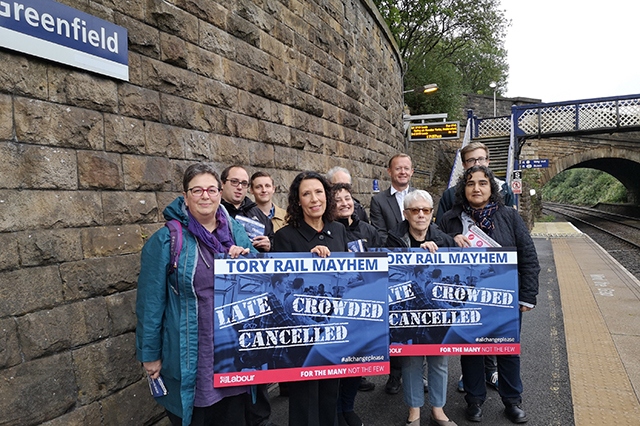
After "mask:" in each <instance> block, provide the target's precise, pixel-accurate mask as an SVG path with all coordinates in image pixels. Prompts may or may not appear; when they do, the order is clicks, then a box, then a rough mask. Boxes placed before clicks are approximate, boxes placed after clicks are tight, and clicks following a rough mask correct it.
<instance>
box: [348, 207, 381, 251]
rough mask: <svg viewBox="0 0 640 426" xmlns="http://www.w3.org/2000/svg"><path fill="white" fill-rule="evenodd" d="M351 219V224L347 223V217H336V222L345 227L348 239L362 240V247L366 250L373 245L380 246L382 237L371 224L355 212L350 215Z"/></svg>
mask: <svg viewBox="0 0 640 426" xmlns="http://www.w3.org/2000/svg"><path fill="white" fill-rule="evenodd" d="M351 220H352V222H351V225H349V221H348V220H347V219H338V222H340V223H341V224H343V225H344V227H345V228H347V237H349V241H356V240H363V245H364V248H365V250H367V251H368V250H369V249H370V248H373V247H382V238H380V234H378V230H377V229H376V228H375V227H374V226H373V225H371V224H369V223H367V222H364V221H362V220H360V218H359V216H358V214H357V212H354V213H353V214H352V215H351Z"/></svg>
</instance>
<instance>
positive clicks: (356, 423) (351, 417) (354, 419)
mask: <svg viewBox="0 0 640 426" xmlns="http://www.w3.org/2000/svg"><path fill="white" fill-rule="evenodd" d="M338 415H340V414H338ZM342 417H343V418H344V420H345V422H346V424H347V425H348V426H364V423H362V420H360V417H358V415H357V414H356V413H355V412H353V411H345V412H343V413H342Z"/></svg>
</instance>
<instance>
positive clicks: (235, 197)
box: [220, 165, 274, 426]
mask: <svg viewBox="0 0 640 426" xmlns="http://www.w3.org/2000/svg"><path fill="white" fill-rule="evenodd" d="M220 180H221V181H222V200H221V204H222V205H223V206H224V207H225V208H226V209H227V211H228V212H229V214H230V215H231V217H233V218H234V219H236V220H238V217H239V216H243V217H245V218H249V219H251V220H254V221H258V222H260V223H261V224H263V225H264V233H263V235H258V236H254V237H253V238H252V239H251V242H252V243H253V246H254V247H255V248H256V249H257V250H259V251H261V252H268V251H270V250H271V241H272V239H273V233H274V232H273V224H272V223H271V219H269V218H268V217H267V215H265V214H264V213H263V212H262V210H260V208H259V207H258V205H257V204H256V203H255V202H253V201H251V199H250V198H249V197H247V191H248V190H249V185H250V182H249V173H247V171H246V170H245V168H244V167H242V166H239V165H233V166H229V167H227V168H226V169H224V170H223V171H222V173H221V174H220ZM240 223H242V224H245V223H247V222H245V221H240ZM245 228H246V226H245ZM247 234H250V232H247ZM249 237H251V235H249ZM247 416H248V421H247V424H248V425H249V426H272V425H273V423H272V422H271V421H270V420H269V417H270V416H271V402H270V401H269V387H268V385H266V384H264V385H258V386H257V387H256V392H255V399H254V400H253V401H252V403H251V404H249V413H248V414H247Z"/></svg>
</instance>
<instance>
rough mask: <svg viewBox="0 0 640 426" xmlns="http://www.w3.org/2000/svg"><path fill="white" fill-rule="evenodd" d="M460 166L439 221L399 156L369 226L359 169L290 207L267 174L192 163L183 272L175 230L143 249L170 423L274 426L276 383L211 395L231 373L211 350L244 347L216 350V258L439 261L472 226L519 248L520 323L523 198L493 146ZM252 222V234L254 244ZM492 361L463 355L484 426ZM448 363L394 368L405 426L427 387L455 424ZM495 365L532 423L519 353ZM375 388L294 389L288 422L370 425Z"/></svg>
mask: <svg viewBox="0 0 640 426" xmlns="http://www.w3.org/2000/svg"><path fill="white" fill-rule="evenodd" d="M460 157H461V160H462V163H463V165H464V168H465V171H464V174H463V176H462V177H461V178H460V180H459V181H458V183H457V184H456V186H455V188H452V189H451V190H448V191H445V193H444V194H443V195H442V197H441V199H440V205H439V208H438V212H437V213H438V214H437V217H438V220H437V221H436V223H437V224H435V223H434V220H433V214H434V205H433V199H432V197H431V195H430V194H429V193H428V192H426V191H424V190H420V189H416V188H413V187H411V185H410V181H411V177H412V174H413V166H412V162H411V158H410V157H409V156H408V155H406V154H397V155H395V156H393V157H392V158H391V159H390V161H389V164H388V169H387V171H388V173H389V176H390V180H391V186H390V188H389V189H387V190H385V191H382V192H380V193H379V194H377V195H375V196H374V197H372V199H371V204H370V210H369V214H370V216H368V215H367V212H366V211H365V209H364V208H363V206H362V205H361V204H360V202H358V201H357V200H356V199H355V198H354V197H353V193H352V187H351V176H350V175H349V172H348V171H347V170H346V169H343V168H340V167H335V168H333V169H331V170H330V171H329V172H328V173H327V175H326V176H325V175H322V174H320V173H317V172H314V171H305V172H302V173H299V174H298V175H297V176H296V177H295V179H294V180H293V182H292V183H291V184H290V187H289V192H288V198H287V206H286V209H282V208H279V207H278V206H276V205H275V204H274V203H273V200H272V197H273V195H274V192H275V183H274V181H273V178H272V177H271V176H270V175H269V174H268V173H266V172H263V171H258V172H256V173H254V174H253V175H252V176H251V177H249V175H248V173H247V171H246V169H245V168H244V167H242V166H239V165H234V166H230V167H227V168H226V169H225V170H223V171H222V173H221V175H218V174H217V172H216V171H215V170H214V169H213V168H212V166H211V165H209V164H205V163H197V164H193V165H191V166H189V167H188V168H187V169H186V171H185V173H184V177H183V182H182V184H183V193H182V195H181V196H179V197H177V198H176V199H175V200H174V201H173V202H172V203H171V204H170V205H169V206H168V207H166V209H165V210H164V212H163V214H164V217H165V219H166V220H167V221H177V222H178V223H179V224H180V225H181V227H182V231H183V232H182V238H181V239H180V243H181V244H182V247H181V252H180V256H179V259H178V260H177V262H175V263H174V264H173V265H172V261H173V259H172V254H173V253H172V251H175V240H176V237H175V235H173V234H172V232H171V230H170V227H163V228H161V229H159V230H158V231H157V232H155V233H154V234H153V235H152V236H151V237H150V238H149V239H148V241H147V242H146V244H145V246H144V248H143V250H142V255H141V269H140V276H139V279H138V294H137V302H136V313H137V317H138V323H137V328H136V350H137V358H138V360H140V361H141V362H142V364H143V367H144V370H145V371H146V373H147V375H148V376H149V377H150V378H151V379H156V378H158V377H160V376H161V377H162V379H163V380H164V383H165V385H166V388H167V391H168V392H167V394H166V395H164V396H161V397H158V398H157V401H158V402H159V403H160V404H161V405H163V406H164V407H165V409H166V412H167V416H168V418H169V420H170V421H171V424H173V425H209V424H224V425H238V426H247V425H249V426H266V425H271V424H272V423H270V421H269V416H270V412H271V408H270V404H269V396H268V392H267V386H266V385H258V386H249V387H248V386H234V387H225V388H214V387H213V380H212V378H213V371H214V366H219V365H220V363H222V362H225V361H224V360H220V359H214V355H213V354H214V345H215V346H216V348H217V349H216V350H220V349H221V347H222V346H221V345H227V346H225V347H224V349H225V350H229V351H232V350H234V348H233V347H232V345H231V344H230V342H225V341H222V342H221V341H219V340H216V341H214V339H213V329H214V321H215V318H214V316H213V308H214V289H213V281H214V271H213V259H214V255H215V254H217V253H225V254H228V255H229V256H230V257H232V258H235V257H238V256H242V255H245V254H247V253H256V252H269V251H272V252H311V253H315V254H316V255H317V256H320V257H327V256H330V255H331V253H332V252H347V251H356V250H364V251H366V250H368V249H370V248H374V247H388V248H393V247H414V248H420V249H423V250H428V251H429V252H435V251H437V250H438V248H439V247H454V246H457V247H469V246H470V241H469V239H468V238H467V237H466V236H465V227H466V226H468V223H469V221H471V222H473V223H474V224H475V225H476V226H478V227H479V228H480V229H482V230H483V231H484V232H485V233H487V234H488V235H489V236H490V237H491V238H493V239H494V240H495V241H497V242H498V243H499V244H500V245H502V246H508V247H516V248H517V252H518V275H519V298H520V300H519V305H520V313H522V312H525V311H528V310H530V309H532V308H533V307H535V304H536V295H537V290H538V281H537V279H538V278H537V277H538V272H539V266H538V261H537V254H536V252H535V247H534V245H533V241H532V239H531V237H530V236H529V232H528V229H527V227H526V225H525V224H524V222H523V221H522V219H521V218H520V216H519V214H518V213H517V211H516V210H515V209H513V208H511V207H507V206H508V205H512V204H513V194H510V193H509V192H508V191H507V192H506V194H505V188H506V187H504V186H503V187H502V188H501V183H500V181H498V180H497V179H496V178H495V176H494V174H493V173H492V172H491V170H490V169H489V168H488V164H489V152H488V149H487V148H486V146H484V145H482V144H478V143H472V144H469V145H467V146H466V147H465V148H463V149H462V150H461V151H460ZM248 191H250V192H251V194H252V195H253V197H254V201H252V200H251V199H250V198H249V197H248V196H247V192H248ZM510 197H511V198H510ZM447 203H449V204H447ZM505 204H506V205H507V206H506V205H505ZM241 219H242V220H241ZM241 222H242V223H250V224H255V226H252V227H251V230H250V231H251V232H249V233H247V228H246V227H244V226H243V225H242V224H241ZM256 229H258V230H259V235H255V230H256ZM250 235H251V236H250ZM354 244H355V245H354ZM171 266H173V268H172V267H171ZM420 273H421V272H420V271H417V272H416V276H419V275H420ZM283 314H285V315H287V314H286V312H284V313H283ZM425 358H426V363H425ZM483 358H484V357H481V356H462V357H461V364H462V373H463V377H462V378H461V381H462V384H461V385H462V386H463V387H464V391H466V396H465V398H466V401H467V409H466V418H467V419H468V420H470V421H474V422H479V421H481V419H482V408H481V406H482V403H483V402H484V400H485V398H486V386H485V378H486V373H485V360H484V359H483ZM447 362H448V357H441V356H428V357H415V356H412V357H391V364H392V365H391V374H390V377H389V380H388V382H387V385H386V386H385V390H386V391H387V392H388V393H397V392H398V391H399V389H400V387H402V389H403V393H404V400H405V402H406V404H407V405H408V406H409V413H408V417H407V422H406V424H407V425H411V426H418V425H419V424H420V409H421V407H422V406H423V405H424V398H425V395H424V393H425V390H428V393H429V402H430V405H431V416H430V424H433V425H440V426H445V425H446V426H453V425H455V423H454V422H453V421H451V420H450V419H449V417H448V416H447V415H446V414H445V412H444V406H445V404H446V395H447V392H446V390H447V376H448V374H447ZM489 364H491V363H489ZM425 365H426V379H423V375H424V370H425ZM494 368H497V373H498V376H499V377H500V382H499V386H498V391H499V392H500V396H501V398H502V401H503V402H504V405H505V414H506V416H507V417H508V418H509V419H510V420H511V421H512V422H514V423H524V422H526V421H527V420H528V418H527V416H526V414H525V412H524V410H523V409H522V407H521V403H522V397H521V394H522V381H521V378H520V358H519V356H518V355H505V356H498V357H497V362H496V365H495V366H494ZM372 387H373V384H371V383H370V382H367V381H366V379H364V378H348V379H323V380H308V381H299V382H290V383H288V395H289V425H291V426H355V425H357V426H360V425H362V424H363V423H362V421H361V419H360V418H359V416H358V415H357V414H356V413H355V412H354V405H355V404H354V402H355V398H356V395H357V392H358V389H361V390H362V389H363V388H364V389H367V388H368V389H371V388H372ZM425 388H426V389H425Z"/></svg>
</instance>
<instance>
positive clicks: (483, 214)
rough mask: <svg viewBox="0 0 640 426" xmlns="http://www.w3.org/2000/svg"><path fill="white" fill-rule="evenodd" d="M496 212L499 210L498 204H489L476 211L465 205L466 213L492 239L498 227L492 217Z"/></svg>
mask: <svg viewBox="0 0 640 426" xmlns="http://www.w3.org/2000/svg"><path fill="white" fill-rule="evenodd" d="M496 210H498V204H497V203H487V205H486V206H484V207H483V208H481V209H474V208H473V207H471V206H470V205H469V204H467V203H465V204H464V211H465V212H466V213H467V214H468V215H469V216H471V218H472V219H473V221H474V222H475V223H476V225H478V227H479V228H480V229H482V230H483V231H484V232H486V233H487V235H489V236H490V237H491V236H493V230H494V229H495V227H496V225H495V224H494V223H493V218H492V217H491V216H493V214H494V213H495V212H496Z"/></svg>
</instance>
